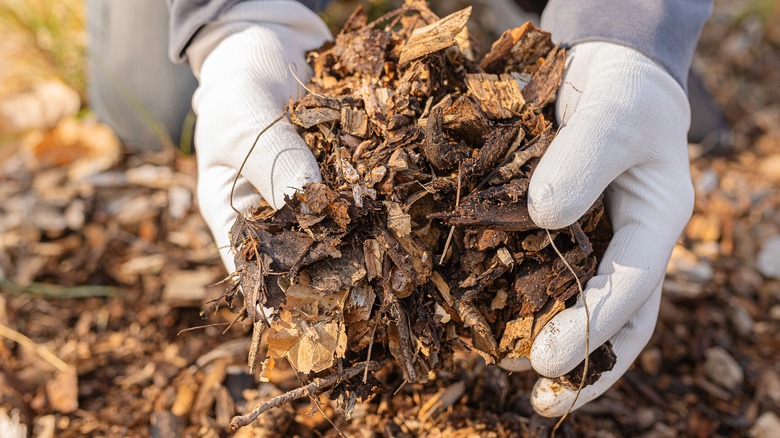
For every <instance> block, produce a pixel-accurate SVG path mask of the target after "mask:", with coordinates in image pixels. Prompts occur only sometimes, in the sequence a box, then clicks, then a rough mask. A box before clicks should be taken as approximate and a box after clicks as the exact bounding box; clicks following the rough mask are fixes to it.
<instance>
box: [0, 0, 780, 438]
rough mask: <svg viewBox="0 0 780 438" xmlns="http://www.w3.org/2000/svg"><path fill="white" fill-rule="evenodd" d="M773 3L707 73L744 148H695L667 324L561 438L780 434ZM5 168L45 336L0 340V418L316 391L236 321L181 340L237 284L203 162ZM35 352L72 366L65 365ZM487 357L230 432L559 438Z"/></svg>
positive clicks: (8, 253)
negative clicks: (267, 361) (206, 302)
mask: <svg viewBox="0 0 780 438" xmlns="http://www.w3.org/2000/svg"><path fill="white" fill-rule="evenodd" d="M763 4H764V3H761V2H758V3H757V2H748V1H743V2H717V3H716V5H715V10H714V13H713V17H712V18H711V20H710V22H709V23H708V25H707V26H706V28H705V30H704V32H703V34H702V40H701V43H700V45H699V51H698V54H697V58H696V61H695V66H696V67H697V68H698V70H699V72H700V73H701V75H702V77H703V78H704V81H705V83H706V84H707V85H709V86H710V88H711V90H712V91H713V92H714V94H715V97H716V98H717V99H718V100H719V102H720V103H721V105H722V107H723V108H724V110H725V112H726V115H727V117H728V119H729V121H730V122H731V123H732V126H733V127H734V142H733V143H734V145H733V148H732V149H730V150H729V151H728V153H727V155H725V156H720V157H713V156H703V155H701V154H700V153H699V148H698V147H697V146H696V145H693V146H692V148H691V152H692V156H693V161H692V173H693V177H694V184H695V187H696V190H697V204H696V207H695V211H694V219H693V220H692V222H691V225H689V227H688V228H687V229H686V230H685V232H684V235H683V237H682V239H681V241H680V244H679V245H678V247H677V248H676V249H675V254H674V255H673V261H672V265H671V267H670V269H669V275H668V278H667V282H666V284H665V294H664V297H663V301H662V306H661V312H660V316H659V321H658V325H657V327H656V331H655V334H654V336H653V338H652V339H651V341H650V343H649V344H648V346H647V348H645V350H644V351H643V352H642V354H641V355H640V357H639V360H638V361H637V363H636V364H635V365H634V367H632V369H630V370H629V371H628V372H627V373H626V374H625V375H624V377H623V378H622V379H621V380H620V381H618V382H617V383H616V384H615V386H614V387H613V388H611V389H610V390H608V391H607V392H606V393H605V394H604V395H603V396H602V397H601V398H599V399H597V400H595V401H593V402H591V403H589V404H588V405H586V406H584V407H583V408H581V409H579V410H578V411H576V412H574V413H573V414H572V415H571V416H570V417H569V420H567V422H566V423H565V424H564V427H563V428H562V430H560V431H559V435H560V436H586V437H596V436H616V437H617V436H644V437H657V436H667V437H673V436H727V437H731V436H734V437H737V436H748V435H750V434H753V435H755V436H763V437H771V436H773V435H772V433H773V432H774V431H776V430H778V415H779V414H780V369H778V366H777V364H778V363H780V357H779V356H778V352H780V345H779V344H778V340H777V336H776V333H777V332H778V329H780V296H779V295H778V291H780V278H777V274H776V273H777V272H778V271H777V270H775V268H774V267H775V266H776V265H773V264H772V263H771V261H773V260H780V258H777V257H772V254H773V251H775V249H774V248H776V244H774V243H773V242H775V241H777V238H778V235H780V222H778V218H780V195H778V191H777V190H776V187H777V184H778V183H780V172H778V170H777V169H778V168H779V167H778V165H777V163H778V162H780V161H778V160H780V158H778V157H780V132H779V131H778V128H777V124H776V123H775V120H777V119H778V117H780V116H778V114H780V107H779V106H778V102H780V95H778V88H777V87H774V86H773V85H774V84H776V83H778V80H780V77H779V76H778V75H780V51H778V50H777V47H780V39H779V38H778V36H779V35H778V34H777V32H776V30H777V29H780V27H779V26H777V25H776V24H775V25H773V24H772V23H778V20H780V14H778V13H777V12H776V11H775V12H772V11H771V10H770V11H769V13H766V11H763V10H760V9H758V10H757V9H755V8H756V7H757V5H763ZM448 5H449V7H452V5H451V4H449V3H448ZM443 6H447V5H443ZM476 8H477V6H476V5H475V13H474V16H475V17H478V16H481V14H480V12H478V11H477V10H476ZM436 10H442V9H438V8H437V9H436ZM773 20H774V21H773ZM472 21H474V22H475V24H481V23H477V22H476V21H475V20H474V19H473V18H472ZM482 47H489V44H488V45H484V44H483V45H482ZM545 118H546V120H550V119H548V118H547V115H545ZM0 160H2V161H0V163H1V164H2V173H1V174H0V190H2V193H3V196H4V199H5V202H4V203H3V204H2V205H1V206H0V208H2V215H1V217H2V220H3V222H2V224H0V225H2V227H3V228H2V230H0V233H1V236H2V245H3V250H2V251H1V252H2V254H0V258H2V260H0V266H2V268H3V271H4V274H5V277H6V280H5V282H4V283H3V284H2V285H0V290H2V293H0V324H2V325H3V326H4V327H8V328H10V329H13V330H15V331H16V332H18V333H20V334H23V335H26V337H27V338H29V339H30V341H31V342H32V343H33V344H34V346H21V345H20V344H18V343H17V342H15V341H12V340H10V339H9V338H8V337H7V336H6V335H7V334H8V333H6V332H5V331H4V332H3V333H2V337H3V339H2V340H1V342H0V385H2V388H1V389H0V411H3V410H5V411H6V412H13V411H15V412H17V413H18V414H19V415H20V417H21V420H22V421H23V423H25V424H26V425H27V426H28V428H29V430H30V431H33V430H35V433H34V434H33V436H36V437H52V436H56V437H77V436H89V435H92V436H130V437H146V436H162V433H163V432H172V433H174V434H175V436H208V437H217V436H229V435H230V434H229V432H227V426H228V425H229V422H230V419H231V418H232V416H234V415H236V414H242V413H245V412H248V411H249V410H251V409H252V407H253V406H254V405H255V403H257V402H258V401H261V400H267V399H268V398H270V397H273V396H276V395H279V394H282V393H285V392H287V391H290V390H294V389H296V388H298V387H300V386H301V385H302V384H306V383H308V381H307V380H306V377H305V376H301V377H300V379H301V380H299V375H298V374H297V373H295V372H294V371H293V370H292V369H291V368H290V367H289V366H288V365H287V364H286V361H285V360H279V361H278V362H277V364H276V366H275V368H274V370H273V372H272V373H271V375H270V376H269V380H270V381H269V382H261V381H260V380H259V376H252V375H250V374H249V368H248V366H247V351H248V349H249V346H250V337H249V330H251V326H250V325H247V324H245V323H238V324H234V325H233V326H232V328H231V330H230V331H228V332H227V333H226V334H222V331H223V330H224V329H225V328H226V327H227V325H222V326H215V327H208V328H204V329H201V330H193V331H189V332H184V333H181V334H180V335H179V334H178V333H179V332H180V331H181V330H183V329H187V328H192V327H194V326H197V325H200V324H211V323H218V322H221V323H222V324H228V323H229V322H230V321H232V319H233V318H234V317H235V315H234V314H233V313H232V312H229V311H227V310H226V309H225V308H221V309H220V310H219V311H218V314H219V315H220V317H219V318H215V317H212V318H211V319H209V320H207V321H204V320H203V319H201V317H200V315H199V303H200V302H201V300H202V298H200V297H198V298H195V299H193V298H192V297H191V296H190V297H189V298H188V294H187V291H198V290H202V288H203V286H206V285H208V284H211V283H213V282H216V281H217V280H219V279H220V278H222V277H223V276H224V273H221V270H222V268H221V262H220V261H219V258H218V257H217V255H216V250H215V249H214V248H213V246H208V245H210V242H211V237H210V236H209V233H208V230H207V228H206V226H205V224H203V222H202V220H201V219H200V218H199V216H198V213H197V209H196V207H195V206H193V205H191V204H189V203H188V202H187V199H188V198H187V196H184V195H185V194H186V193H187V192H189V193H190V195H189V196H190V198H191V197H192V190H193V188H194V184H193V181H194V177H195V166H194V162H193V160H191V159H190V158H187V157H182V156H177V157H175V158H173V157H172V156H171V155H170V154H160V155H152V156H138V155H128V156H126V157H122V158H121V160H120V162H119V163H118V164H116V165H115V166H114V167H112V168H111V169H109V170H105V171H101V172H100V173H99V175H102V176H105V178H103V177H102V176H101V178H98V179H93V180H92V181H93V183H89V184H83V183H78V184H75V183H73V182H70V181H69V180H68V178H67V176H63V175H62V170H61V169H60V170H58V167H59V166H58V165H55V166H53V167H46V168H40V167H37V168H35V169H34V170H30V169H29V168H28V167H27V166H26V165H25V161H24V160H21V159H18V156H13V157H11V158H6V157H3V158H2V159H0ZM139 168H143V169H144V170H143V172H140V173H138V172H139V171H138V170H137V169H139ZM128 171H130V173H129V174H128ZM150 175H156V176H153V177H152V176H150ZM169 176H172V177H173V178H170V177H169ZM111 181H113V182H112V183H111V184H108V183H109V182H111ZM74 186H75V187H76V188H77V189H74ZM90 187H91V188H90ZM464 193H465V192H464ZM120 198H123V199H125V200H124V201H119V199H120ZM182 201H184V203H182ZM82 203H83V205H81V206H80V205H79V204H82ZM38 204H40V206H37V207H35V210H34V211H35V212H46V215H43V214H38V213H33V212H31V210H29V207H30V206H36V205H38ZM69 204H75V205H76V206H75V207H71V208H70V209H68V205H69ZM82 207H83V208H82ZM65 210H68V213H67V217H68V218H69V219H67V222H66V219H65V218H64V213H65ZM118 211H122V212H123V214H122V215H121V216H117V212H118ZM78 212H83V220H84V222H83V225H82V223H81V221H80V220H77V219H79V217H80V214H78ZM55 213H56V214H55ZM9 218H13V219H14V220H13V221H11V220H9ZM18 218H22V219H26V220H19V219H18ZM62 224H65V225H64V226H63V225H62ZM96 230H97V231H96ZM445 231H446V232H447V233H448V232H449V229H448V228H446V227H445ZM92 236H97V238H100V237H101V236H105V240H106V248H107V249H106V250H105V251H103V252H99V251H95V250H94V249H93V248H99V247H97V246H91V245H94V244H93V243H90V242H95V241H100V240H98V239H97V238H96V237H92ZM9 257H10V258H9ZM85 260H86V261H88V262H89V263H86V262H85ZM20 261H22V262H20ZM23 266H26V268H25V269H20V268H21V267H23ZM173 285H183V287H181V288H174V287H173ZM52 286H54V287H52ZM56 286H62V287H56ZM83 286H88V287H87V288H84V287H83ZM106 286H108V287H110V288H111V289H105V287H106ZM166 291H167V292H166ZM212 293H213V294H214V296H218V295H219V293H220V288H219V287H217V288H214V289H213V290H212ZM103 295H110V296H107V297H106V296H103ZM85 296H89V297H88V298H85ZM200 296H202V293H201V295H200ZM378 330H379V329H378ZM463 339H464V341H465V342H468V341H469V339H470V338H469V334H468V333H466V334H465V335H464V336H463ZM35 346H37V347H35ZM41 347H44V348H46V349H47V350H48V351H50V352H52V353H53V354H54V355H55V356H57V357H59V358H60V359H62V360H63V361H64V362H65V363H66V365H67V366H68V367H72V368H73V369H74V370H75V371H70V370H68V369H67V367H66V371H68V372H67V373H66V372H63V373H61V374H60V371H59V370H58V369H57V368H56V367H55V366H54V365H52V364H51V363H50V362H48V361H47V360H46V359H43V358H42V356H41V351H42V350H41ZM474 356H476V355H474V354H467V355H461V353H454V354H453V360H452V363H453V366H452V368H451V369H445V370H439V371H438V372H437V375H436V379H435V380H428V381H426V382H425V383H421V382H418V383H405V384H404V376H403V372H402V371H401V370H400V369H399V368H392V369H391V367H386V368H383V370H382V371H379V372H378V373H377V374H376V375H375V376H374V377H375V378H376V379H377V380H379V381H381V382H382V383H383V384H384V385H385V386H386V387H389V388H390V389H391V391H390V392H389V393H385V392H382V393H380V394H378V395H376V396H375V398H374V399H373V400H372V401H371V402H370V403H363V404H360V403H358V404H356V407H355V410H354V411H353V414H352V418H351V419H350V420H349V421H346V420H344V418H343V417H342V416H341V415H340V414H339V413H337V412H336V411H335V410H334V405H333V404H332V402H331V401H330V396H331V393H330V392H325V393H323V394H321V395H320V396H319V401H320V407H321V408H322V412H320V411H319V410H318V409H317V407H316V406H315V405H313V404H312V403H311V400H310V399H308V398H303V399H301V400H299V401H297V402H294V403H292V404H290V405H287V406H285V407H282V408H279V409H276V410H272V411H269V412H268V413H267V414H263V415H261V416H260V418H259V419H258V421H256V422H255V423H253V424H252V425H251V426H248V427H245V428H242V429H241V430H239V431H238V432H236V433H235V435H236V436H244V437H251V436H280V434H281V435H282V436H301V437H315V436H334V437H335V436H338V432H337V431H336V430H335V429H334V428H333V426H332V425H331V424H330V423H329V422H328V420H326V418H325V416H324V415H323V412H324V414H325V415H327V417H328V418H330V419H331V420H332V421H333V422H334V423H335V424H336V425H337V426H338V427H339V428H340V429H341V430H342V431H343V433H344V434H345V435H347V436H349V437H361V436H410V437H411V436H434V437H436V436H448V437H451V436H455V437H461V436H462V437H467V436H469V437H470V436H487V437H490V436H493V437H502V436H545V435H548V434H549V431H550V428H551V425H552V424H551V422H550V421H548V420H546V419H543V418H540V417H538V416H536V415H534V413H533V411H532V410H531V407H530V402H529V399H528V394H530V390H531V387H532V385H533V383H534V381H535V380H536V377H535V376H534V375H533V374H532V373H514V374H510V373H506V372H505V371H503V370H501V369H499V368H498V367H496V366H493V365H485V363H484V360H483V359H481V358H476V359H475V358H474ZM49 359H51V358H49ZM52 361H53V362H56V361H54V360H52ZM70 373H75V376H76V380H75V381H74V380H73V379H72V378H71V377H68V376H70V375H72V374H70ZM69 379H70V380H69ZM71 388H72V389H71ZM58 389H61V390H60V391H58ZM74 402H75V403H74ZM391 412H392V414H390V413H391ZM264 428H265V429H264ZM281 431H283V432H281ZM264 433H265V435H263V434H264ZM762 434H763V435H762Z"/></svg>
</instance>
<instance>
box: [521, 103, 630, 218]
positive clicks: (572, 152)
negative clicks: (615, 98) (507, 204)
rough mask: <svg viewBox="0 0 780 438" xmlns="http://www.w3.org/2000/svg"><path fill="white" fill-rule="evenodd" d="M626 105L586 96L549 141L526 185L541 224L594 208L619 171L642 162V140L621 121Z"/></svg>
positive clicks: (532, 211)
mask: <svg viewBox="0 0 780 438" xmlns="http://www.w3.org/2000/svg"><path fill="white" fill-rule="evenodd" d="M621 111H622V108H620V107H618V106H615V105H612V104H611V103H604V102H600V103H596V104H590V105H588V104H587V102H586V101H584V98H583V100H582V101H580V104H579V108H578V109H577V112H576V113H575V114H574V115H572V116H571V118H570V120H569V124H568V125H566V126H565V127H563V128H562V129H561V130H560V132H559V133H558V135H557V136H556V137H555V140H553V142H552V143H551V144H550V146H549V148H548V149H547V152H545V154H544V156H543V157H542V159H541V161H540V162H539V165H538V166H537V167H536V169H535V170H534V173H533V176H532V177H531V183H530V186H529V188H528V211H529V213H530V215H531V219H532V220H533V221H534V223H536V224H537V225H538V226H540V227H543V228H548V229H559V228H564V227H567V226H569V225H571V224H572V223H573V222H574V221H576V220H577V219H579V218H580V217H581V216H582V215H583V214H585V212H586V211H587V210H588V208H590V207H591V206H592V205H593V203H594V202H596V200H597V199H598V197H599V196H600V195H601V194H602V193H603V192H604V189H605V188H606V187H607V185H609V184H610V183H611V182H612V181H613V180H615V178H617V176H618V175H620V174H621V173H623V172H625V171H626V170H627V169H629V168H630V167H632V166H634V165H636V164H637V163H639V162H640V161H641V160H642V159H643V157H644V153H643V152H642V151H641V150H640V148H639V147H637V146H636V145H637V144H639V143H641V142H640V139H639V138H637V137H636V135H635V134H632V133H629V132H630V130H627V129H625V128H621V127H620V124H625V123H631V122H628V121H625V120H623V117H622V115H621V114H619V113H620V112H621Z"/></svg>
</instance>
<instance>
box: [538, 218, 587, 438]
mask: <svg viewBox="0 0 780 438" xmlns="http://www.w3.org/2000/svg"><path fill="white" fill-rule="evenodd" d="M544 231H545V232H546V233H547V238H548V239H550V245H552V247H553V249H554V250H555V253H556V254H558V257H560V258H561V260H562V261H563V264H564V265H566V268H567V269H568V270H569V272H571V275H573V276H574V280H575V281H576V282H577V288H578V289H579V290H580V297H582V305H583V306H584V307H585V364H584V367H583V370H582V379H580V386H579V387H578V388H577V394H576V395H575V396H574V400H572V402H571V406H569V409H568V410H567V411H566V413H565V414H563V416H562V417H561V418H560V419H559V420H558V422H557V423H555V426H554V427H553V430H552V434H551V437H552V438H555V432H556V431H557V430H558V428H559V427H561V424H563V421H564V420H566V417H567V416H569V414H570V413H571V411H572V409H574V405H575V404H577V399H578V398H580V393H582V388H583V387H584V386H585V377H586V376H587V375H588V365H589V364H590V309H589V308H588V303H587V301H585V291H584V290H583V289H582V283H581V282H580V278H579V277H577V273H576V272H574V269H573V268H572V267H571V265H570V264H569V261H568V260H566V257H564V256H563V254H561V251H559V250H558V247H557V246H555V242H553V238H552V236H551V235H550V230H548V229H546V228H545V229H544Z"/></svg>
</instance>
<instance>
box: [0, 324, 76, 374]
mask: <svg viewBox="0 0 780 438" xmlns="http://www.w3.org/2000/svg"><path fill="white" fill-rule="evenodd" d="M0 336H2V337H4V338H6V339H10V340H12V341H14V342H16V343H17V344H19V345H21V346H22V347H26V348H29V349H31V350H33V351H34V352H35V353H36V354H37V355H38V356H40V357H41V359H43V360H45V361H46V362H49V363H50V364H51V365H52V366H53V367H54V368H57V369H58V370H59V371H62V372H63V373H67V372H69V371H71V370H72V369H73V367H71V366H70V365H68V364H67V363H65V361H63V360H62V359H60V358H59V357H57V356H56V355H55V354H54V353H52V352H51V351H50V350H49V349H48V348H46V347H44V346H43V345H39V344H36V343H35V342H34V341H33V340H32V339H30V338H28V337H27V336H25V335H23V334H21V333H19V332H17V331H16V330H14V329H12V328H11V327H8V326H6V325H3V324H0Z"/></svg>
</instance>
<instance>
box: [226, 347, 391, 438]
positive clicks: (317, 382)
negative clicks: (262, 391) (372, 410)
mask: <svg viewBox="0 0 780 438" xmlns="http://www.w3.org/2000/svg"><path fill="white" fill-rule="evenodd" d="M381 367H382V365H381V364H380V363H379V362H370V363H369V364H368V365H366V364H365V363H359V364H357V365H355V366H353V367H350V368H347V369H345V370H344V373H342V374H339V373H334V374H331V375H329V376H326V377H321V378H317V379H314V380H312V382H311V383H309V384H308V385H306V386H302V387H300V388H297V389H293V390H292V391H288V392H286V393H284V394H282V395H279V396H276V397H274V398H272V399H270V400H266V401H264V402H262V403H259V404H258V405H257V406H255V408H254V409H252V411H251V412H249V413H247V414H244V415H237V416H235V417H233V419H232V420H230V429H231V430H237V429H239V428H241V427H244V426H246V425H248V424H250V423H251V422H253V421H255V419H257V417H258V416H260V414H262V413H263V412H266V411H268V410H270V409H273V408H278V407H280V406H283V405H286V404H288V403H292V402H293V401H295V400H298V399H299V398H303V397H306V396H311V395H312V394H316V393H318V392H320V391H322V390H323V389H326V388H330V387H331V386H333V385H335V384H337V383H338V382H340V381H341V380H346V379H351V378H352V377H355V376H356V375H358V374H360V373H361V372H363V370H364V369H366V368H368V369H370V370H371V371H376V370H378V369H379V368H381Z"/></svg>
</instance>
